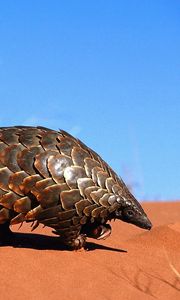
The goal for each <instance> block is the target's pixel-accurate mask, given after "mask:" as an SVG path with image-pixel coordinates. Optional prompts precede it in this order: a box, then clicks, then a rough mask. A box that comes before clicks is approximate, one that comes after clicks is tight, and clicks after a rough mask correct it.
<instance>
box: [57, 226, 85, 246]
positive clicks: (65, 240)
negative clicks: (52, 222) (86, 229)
mask: <svg viewBox="0 0 180 300" xmlns="http://www.w3.org/2000/svg"><path fill="white" fill-rule="evenodd" d="M63 231H64V232H63ZM53 233H55V234H58V235H60V237H59V239H60V242H61V244H63V245H65V246H67V247H68V248H70V249H72V250H79V249H81V248H85V244H86V236H87V235H86V234H84V233H81V232H80V229H77V230H73V231H72V229H66V230H56V231H53Z"/></svg>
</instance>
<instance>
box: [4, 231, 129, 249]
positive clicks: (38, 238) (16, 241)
mask: <svg viewBox="0 0 180 300" xmlns="http://www.w3.org/2000/svg"><path fill="white" fill-rule="evenodd" d="M3 246H12V247H14V248H29V249H36V250H60V251H65V250H71V249H70V248H68V247H67V246H65V245H62V244H61V242H60V238H59V237H56V236H48V235H42V234H37V233H17V232H14V233H13V234H12V236H11V237H10V238H8V239H6V240H5V241H3V242H1V243H0V247H3ZM97 249H98V250H107V251H115V252H125V253H126V252H127V251H126V250H123V249H117V248H113V247H108V246H105V245H100V244H97V243H94V242H87V243H86V247H85V250H87V251H94V250H97Z"/></svg>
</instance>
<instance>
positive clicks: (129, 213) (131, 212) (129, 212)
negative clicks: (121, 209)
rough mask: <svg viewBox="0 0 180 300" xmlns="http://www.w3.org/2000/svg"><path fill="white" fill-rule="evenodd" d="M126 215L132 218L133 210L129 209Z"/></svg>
mask: <svg viewBox="0 0 180 300" xmlns="http://www.w3.org/2000/svg"><path fill="white" fill-rule="evenodd" d="M126 215H127V216H128V217H132V216H134V211H133V210H131V209H128V210H126Z"/></svg>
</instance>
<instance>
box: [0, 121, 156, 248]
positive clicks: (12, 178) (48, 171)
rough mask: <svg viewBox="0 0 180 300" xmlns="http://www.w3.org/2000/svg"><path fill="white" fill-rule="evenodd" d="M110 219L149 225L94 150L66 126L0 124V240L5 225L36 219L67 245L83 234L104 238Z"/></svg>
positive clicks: (78, 242) (77, 243) (80, 241)
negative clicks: (57, 127) (58, 128)
mask: <svg viewBox="0 0 180 300" xmlns="http://www.w3.org/2000/svg"><path fill="white" fill-rule="evenodd" d="M111 219H120V220H122V221H125V222H128V223H132V224H135V225H137V226H139V227H141V228H144V229H150V228H151V226H152V225H151V222H150V221H149V219H148V218H147V216H146V214H145V212H144V211H143V209H142V207H141V205H140V204H139V203H138V202H137V200H136V199H135V198H134V197H133V195H132V194H131V193H130V192H129V190H128V189H127V187H126V185H125V184H124V182H123V181H122V179H121V178H119V177H118V176H117V175H116V173H115V172H114V171H113V170H112V169H111V168H110V167H109V166H108V165H107V164H106V163H105V162H104V161H103V160H102V158H101V157H100V156H99V155H98V154H97V153H95V152H94V151H93V150H91V149H90V148H88V147H87V146H86V145H84V144H83V143H82V142H81V141H79V140H78V139H75V138H74V137H72V136H71V135H69V134H68V133H67V132H65V131H62V130H61V131H59V132H57V131H54V130H50V129H47V128H44V127H23V126H17V127H6V128H0V224H1V225H0V240H1V242H3V241H4V240H6V239H8V238H9V236H10V230H9V225H13V224H17V223H22V222H24V221H26V222H30V221H32V222H35V223H34V225H33V229H35V228H36V227H37V226H38V224H39V223H42V224H44V225H46V226H49V227H51V228H53V229H54V231H53V232H55V233H56V234H58V235H59V236H60V242H61V243H63V244H65V245H67V246H69V247H70V248H72V249H80V248H82V247H84V246H85V242H86V237H93V238H96V239H104V238H106V237H108V236H109V235H110V233H111V227H110V225H109V224H107V222H108V221H109V220H111Z"/></svg>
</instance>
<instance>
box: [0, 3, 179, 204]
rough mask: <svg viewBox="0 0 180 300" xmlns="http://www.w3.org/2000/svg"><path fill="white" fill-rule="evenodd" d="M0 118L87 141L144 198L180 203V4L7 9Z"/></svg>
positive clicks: (1, 14)
mask: <svg viewBox="0 0 180 300" xmlns="http://www.w3.org/2000/svg"><path fill="white" fill-rule="evenodd" d="M0 111H1V113H0V126H9V125H17V124H18V125H22V124H23V125H34V126H35V125H42V126H46V127H50V128H53V129H58V128H62V129H65V130H67V131H69V132H70V133H72V134H74V135H75V136H77V137H79V138H80V139H82V140H83V141H84V142H85V143H86V144H88V145H89V146H90V147H91V148H93V149H94V150H95V151H97V152H98V153H99V154H100V155H101V156H102V157H103V158H104V159H105V160H106V161H107V162H108V163H109V164H110V165H111V166H112V167H113V169H114V170H115V171H116V172H117V173H118V174H119V175H121V177H122V178H123V179H124V180H125V181H126V182H127V183H128V184H129V185H131V186H132V187H133V191H134V194H135V196H136V197H137V198H139V199H144V200H163V199H167V200H168V199H169V200H170V199H171V200H173V199H180V1H179V0H177V1H176V0H174V1H166V0H158V1H157V0H151V1H150V0H143V1H140V0H139V1H136V0H134V1H133V0H131V1H130V0H127V1H122V0H119V1H118V0H117V1H113V0H112V1H106V0H103V1H102V0H96V1H94V0H91V1H82V0H81V1H79V0H76V1H58V0H53V1H50V0H49V1H47V0H43V1H42V0H38V1H35V0H34V1H33V0H32V1H28V0H27V1H23V0H14V1H13V0H11V1H10V0H6V1H1V2H0Z"/></svg>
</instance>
